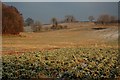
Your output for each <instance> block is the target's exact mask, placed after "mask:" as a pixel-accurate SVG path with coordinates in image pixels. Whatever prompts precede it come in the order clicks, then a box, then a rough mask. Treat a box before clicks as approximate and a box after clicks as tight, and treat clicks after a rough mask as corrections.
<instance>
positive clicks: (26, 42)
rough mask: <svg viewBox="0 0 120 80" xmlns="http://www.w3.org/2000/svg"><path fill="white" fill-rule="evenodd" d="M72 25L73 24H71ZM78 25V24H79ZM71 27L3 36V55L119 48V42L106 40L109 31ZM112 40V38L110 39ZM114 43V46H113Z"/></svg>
mask: <svg viewBox="0 0 120 80" xmlns="http://www.w3.org/2000/svg"><path fill="white" fill-rule="evenodd" d="M70 25H71V24H70ZM77 25H78V24H77ZM77 25H76V26H73V25H72V26H73V27H72V26H70V28H69V29H64V30H57V31H48V32H39V33H32V32H28V33H27V32H24V33H21V34H20V36H7V35H6V36H3V38H2V39H3V53H13V52H14V51H16V52H21V51H23V52H26V51H27V52H29V51H33V50H34V51H36V50H43V49H52V48H53V49H54V48H65V47H76V46H79V47H117V40H116V41H115V40H114V41H110V40H107V39H106V38H104V35H106V34H108V33H109V32H110V31H109V29H111V28H113V31H114V28H115V27H107V28H108V30H107V29H105V30H107V31H101V30H97V31H96V30H93V29H92V28H94V27H95V28H96V26H90V27H88V26H87V27H85V26H79V25H78V26H77ZM110 39H111V38H110ZM111 43H112V45H111Z"/></svg>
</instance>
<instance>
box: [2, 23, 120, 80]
mask: <svg viewBox="0 0 120 80" xmlns="http://www.w3.org/2000/svg"><path fill="white" fill-rule="evenodd" d="M62 25H67V26H68V29H63V30H55V31H45V32H37V33H33V32H23V33H20V35H19V36H18V35H17V36H13V35H3V36H2V48H3V50H2V53H3V70H4V71H3V76H4V77H6V76H7V77H8V78H10V77H11V78H15V79H18V78H19V79H24V78H26V77H27V78H67V79H68V80H69V79H73V80H74V79H78V80H79V79H82V80H84V79H92V80H93V79H103V78H116V77H117V76H118V72H119V70H118V65H117V60H118V27H117V26H115V25H111V26H110V25H109V26H106V25H95V24H93V23H67V24H62Z"/></svg>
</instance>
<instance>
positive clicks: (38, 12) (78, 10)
mask: <svg viewBox="0 0 120 80" xmlns="http://www.w3.org/2000/svg"><path fill="white" fill-rule="evenodd" d="M6 4H8V5H13V6H15V7H16V8H17V9H18V10H19V11H20V12H21V13H22V14H23V17H24V19H26V18H28V17H31V18H33V19H34V20H39V21H41V22H42V23H50V20H51V18H52V17H56V18H58V20H61V19H64V16H65V15H73V16H75V18H76V19H77V20H82V21H83V20H88V17H89V16H90V15H92V16H94V17H97V16H98V15H101V14H110V15H114V16H117V15H118V3H117V2H72V3H71V2H7V3H6Z"/></svg>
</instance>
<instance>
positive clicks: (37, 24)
mask: <svg viewBox="0 0 120 80" xmlns="http://www.w3.org/2000/svg"><path fill="white" fill-rule="evenodd" d="M41 29H42V24H41V23H40V22H39V21H36V22H35V23H34V24H33V25H32V30H33V32H39V31H41Z"/></svg>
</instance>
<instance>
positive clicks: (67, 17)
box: [65, 15, 76, 22]
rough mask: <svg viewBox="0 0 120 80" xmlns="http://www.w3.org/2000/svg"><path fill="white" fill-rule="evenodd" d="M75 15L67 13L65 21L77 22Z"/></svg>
mask: <svg viewBox="0 0 120 80" xmlns="http://www.w3.org/2000/svg"><path fill="white" fill-rule="evenodd" d="M75 21H76V20H75V17H74V16H73V15H66V16H65V22H75Z"/></svg>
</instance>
